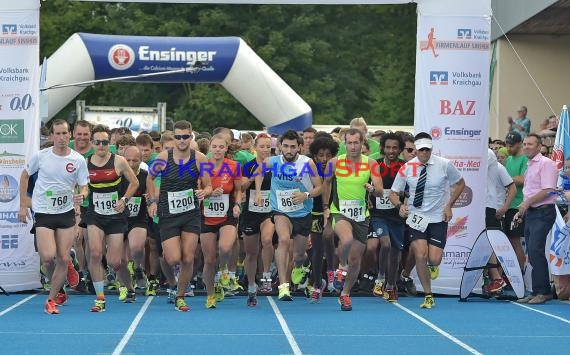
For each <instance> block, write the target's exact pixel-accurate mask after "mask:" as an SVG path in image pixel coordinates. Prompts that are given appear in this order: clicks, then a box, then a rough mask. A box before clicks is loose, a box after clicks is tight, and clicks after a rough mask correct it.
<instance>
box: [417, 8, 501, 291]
mask: <svg viewBox="0 0 570 355" xmlns="http://www.w3.org/2000/svg"><path fill="white" fill-rule="evenodd" d="M490 33H491V22H490V17H489V16H424V15H421V16H419V17H418V34H417V48H416V93H415V95H416V96H415V97H416V100H415V120H414V126H415V131H416V133H418V132H422V131H423V132H427V133H429V134H431V136H432V137H433V145H434V148H433V154H435V155H439V156H442V157H444V158H447V159H449V160H451V161H452V162H453V164H454V165H455V167H456V168H457V169H458V170H459V171H460V173H461V174H462V176H463V178H464V179H465V183H466V187H465V190H464V191H463V193H462V194H461V196H460V197H459V199H458V200H457V202H456V203H455V205H454V206H453V207H454V208H453V218H452V220H451V221H450V223H449V228H448V231H447V244H446V246H445V250H444V255H443V260H442V263H441V268H440V274H439V277H438V278H437V279H436V280H434V281H433V282H432V290H433V291H434V292H437V293H443V294H454V295H455V294H459V287H460V283H461V276H462V274H463V268H464V267H465V265H466V262H467V260H468V258H469V255H470V253H471V249H472V247H473V244H474V243H475V240H476V238H477V236H478V235H479V233H481V231H482V230H483V229H484V228H485V191H486V182H487V140H488V120H489V63H490ZM418 286H419V283H418Z"/></svg>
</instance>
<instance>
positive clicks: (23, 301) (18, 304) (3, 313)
mask: <svg viewBox="0 0 570 355" xmlns="http://www.w3.org/2000/svg"><path fill="white" fill-rule="evenodd" d="M37 295H39V293H36V294H35V295H31V296H28V297H26V298H24V299H23V300H21V301H20V302H18V303H16V304H14V305H12V306H10V307H8V308H6V309H5V310H3V311H2V312H0V317H2V316H3V315H5V314H6V313H8V312H10V311H11V310H13V309H14V308H17V307H20V306H21V305H23V304H24V303H26V302H28V301H29V300H31V299H32V298H34V297H36V296H37Z"/></svg>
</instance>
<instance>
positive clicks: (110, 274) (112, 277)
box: [105, 267, 117, 285]
mask: <svg viewBox="0 0 570 355" xmlns="http://www.w3.org/2000/svg"><path fill="white" fill-rule="evenodd" d="M116 279H117V275H115V271H114V270H113V269H111V268H110V267H107V274H106V275H105V281H107V285H110V284H113V283H114V282H115V280H116Z"/></svg>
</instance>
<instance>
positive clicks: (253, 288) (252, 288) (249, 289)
mask: <svg viewBox="0 0 570 355" xmlns="http://www.w3.org/2000/svg"><path fill="white" fill-rule="evenodd" d="M256 292H257V285H253V286H247V293H256Z"/></svg>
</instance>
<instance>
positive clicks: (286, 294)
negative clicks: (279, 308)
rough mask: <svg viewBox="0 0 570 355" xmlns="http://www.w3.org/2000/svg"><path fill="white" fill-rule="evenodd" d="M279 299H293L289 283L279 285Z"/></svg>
mask: <svg viewBox="0 0 570 355" xmlns="http://www.w3.org/2000/svg"><path fill="white" fill-rule="evenodd" d="M278 289H279V296H278V298H279V301H293V297H291V291H289V284H288V283H284V284H282V285H279V287H278Z"/></svg>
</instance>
